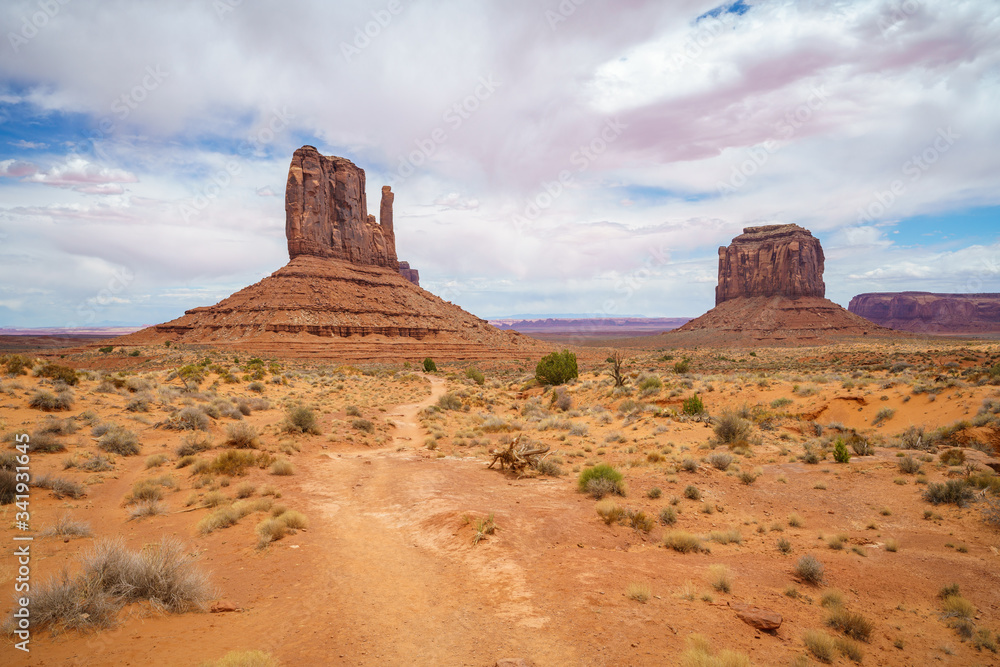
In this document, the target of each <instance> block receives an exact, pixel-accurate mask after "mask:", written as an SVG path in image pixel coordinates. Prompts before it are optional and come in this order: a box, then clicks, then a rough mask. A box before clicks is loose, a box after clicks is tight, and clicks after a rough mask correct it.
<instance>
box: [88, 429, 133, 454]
mask: <svg viewBox="0 0 1000 667" xmlns="http://www.w3.org/2000/svg"><path fill="white" fill-rule="evenodd" d="M97 446H98V447H99V448H100V449H103V450H104V451H106V452H110V453H112V454H118V455H119V456H135V455H137V454H138V453H139V452H140V450H141V448H140V446H139V436H137V435H136V434H135V433H133V432H132V431H130V430H128V429H127V428H125V427H124V426H118V425H117V424H112V425H111V426H110V428H109V429H108V430H107V431H105V433H104V435H102V436H101V437H100V439H98V441H97Z"/></svg>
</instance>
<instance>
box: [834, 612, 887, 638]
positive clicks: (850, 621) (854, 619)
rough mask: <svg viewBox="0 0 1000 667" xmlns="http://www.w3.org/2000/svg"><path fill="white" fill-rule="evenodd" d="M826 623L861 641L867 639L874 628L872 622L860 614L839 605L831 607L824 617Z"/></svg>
mask: <svg viewBox="0 0 1000 667" xmlns="http://www.w3.org/2000/svg"><path fill="white" fill-rule="evenodd" d="M826 624H827V625H829V626H830V627H831V628H833V629H834V630H838V631H840V632H843V633H844V634H845V635H847V636H848V637H850V638H852V639H857V640H858V641H863V642H867V641H868V639H869V638H870V637H871V634H872V630H873V629H874V628H875V626H874V624H873V623H872V622H871V621H870V620H868V619H867V618H865V617H864V616H863V615H862V614H858V613H856V612H853V611H848V610H847V609H845V608H844V607H842V606H839V605H836V606H834V607H833V609H832V610H831V612H830V615H829V616H828V617H827V619H826Z"/></svg>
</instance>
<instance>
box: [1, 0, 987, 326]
mask: <svg viewBox="0 0 1000 667" xmlns="http://www.w3.org/2000/svg"><path fill="white" fill-rule="evenodd" d="M558 4H559V3H558V2H556V1H555V0H547V1H546V2H542V3H538V2H537V1H536V0H511V1H510V2H505V3H502V4H501V3H479V4H477V5H476V6H475V7H469V6H468V3H464V2H460V0H442V1H441V2H436V3H417V2H404V3H403V5H402V6H403V10H402V11H401V12H400V13H399V14H398V15H396V16H394V17H393V18H392V21H391V22H390V23H389V24H388V25H387V26H385V27H383V28H380V30H379V34H378V35H377V36H376V37H374V38H372V39H371V41H370V44H367V45H365V46H364V47H363V48H361V49H360V52H359V53H357V54H354V55H353V56H352V57H351V58H350V59H348V58H345V57H344V55H343V50H342V44H343V43H350V42H351V41H352V40H354V38H355V35H356V29H357V28H359V27H360V28H362V29H363V28H364V26H365V24H366V23H367V22H368V21H370V20H371V12H372V11H377V10H380V9H383V8H384V6H385V3H384V2H382V1H381V0H369V1H367V2H362V3H360V4H359V3H321V2H301V3H293V4H290V5H288V6H287V7H285V6H282V7H281V8H280V9H279V8H277V7H276V6H273V5H261V4H256V3H241V4H239V5H238V6H236V7H234V8H233V11H232V12H227V13H224V14H223V15H221V16H219V15H218V14H217V13H216V12H215V11H214V10H213V5H212V3H190V4H186V5H180V6H171V7H169V8H168V7H164V6H161V5H160V4H157V3H152V2H135V3H130V4H129V5H128V7H127V9H126V8H125V6H124V5H122V4H119V3H104V2H96V0H74V2H73V3H70V4H67V5H64V6H62V8H61V10H60V13H59V15H58V16H56V17H54V18H53V19H52V20H51V21H50V22H49V23H48V24H47V25H46V26H45V27H44V29H42V30H39V33H38V35H37V36H36V37H34V38H32V39H31V40H30V41H29V42H28V43H27V44H24V45H22V46H21V48H20V49H19V50H18V51H17V52H16V53H12V54H8V57H5V58H4V59H3V60H2V61H0V105H8V106H9V107H10V108H9V109H7V110H6V112H5V114H0V116H7V117H9V115H10V114H11V113H16V110H15V107H16V108H23V107H26V106H28V107H30V108H31V109H32V117H31V118H30V119H29V120H30V122H31V123H35V122H38V123H44V122H45V119H47V118H52V117H54V115H57V112H58V113H68V114H83V116H84V117H86V118H89V119H90V121H89V122H83V123H82V125H83V127H86V128H88V129H87V130H86V131H84V132H82V133H81V134H80V136H74V137H71V138H69V139H68V140H67V139H64V138H58V137H52V138H50V137H49V136H47V135H46V136H44V137H42V138H40V135H38V134H32V135H31V136H25V137H23V138H19V139H15V140H12V141H11V142H10V145H11V146H12V147H13V148H14V149H15V150H13V151H12V152H11V153H12V154H11V155H10V159H4V160H3V161H0V177H2V178H0V185H2V187H3V189H4V198H3V202H4V203H3V204H0V232H2V233H5V234H7V235H8V238H6V239H4V240H3V252H4V254H11V255H12V256H17V257H24V258H27V257H30V258H32V261H35V262H45V264H46V267H47V269H46V271H47V273H43V272H42V271H41V270H40V269H36V268H33V267H31V266H29V265H28V264H27V263H25V264H16V265H8V266H0V283H6V284H13V285H18V286H20V287H22V288H24V289H28V288H29V287H32V286H34V285H36V284H41V285H44V286H45V289H46V290H48V294H50V295H56V296H58V298H60V299H62V303H61V305H54V306H52V307H51V308H50V309H49V310H47V311H46V310H45V309H44V308H43V307H41V306H37V307H35V306H31V305H30V304H28V303H27V302H25V303H22V304H21V307H20V308H19V309H14V308H11V310H19V312H22V313H24V315H23V317H24V318H36V320H32V321H37V323H40V324H44V323H48V322H50V321H53V320H55V321H63V320H66V319H69V318H68V317H66V316H64V315H63V314H61V313H62V312H63V311H65V310H69V311H73V310H74V309H75V308H76V304H77V302H78V301H79V300H80V299H84V298H86V295H85V294H83V295H81V291H83V292H86V291H87V290H89V291H90V292H89V293H90V294H93V293H95V292H96V291H97V290H99V289H100V285H101V284H102V281H106V280H107V279H108V278H107V275H108V273H109V272H110V271H111V270H113V267H116V266H117V267H120V266H128V267H132V268H133V269H134V270H135V271H136V283H135V286H134V287H132V288H130V290H132V291H130V293H129V294H128V295H123V296H122V297H121V298H123V299H126V298H128V299H133V300H135V301H138V298H137V295H139V294H143V295H147V296H148V297H149V301H148V302H147V301H143V302H142V304H143V305H142V308H146V309H145V310H143V309H140V310H138V311H137V312H138V313H139V314H138V315H135V317H140V318H143V321H150V319H152V320H157V319H162V318H161V317H159V316H158V315H157V313H160V314H161V315H164V316H165V315H166V314H168V313H167V311H169V312H170V313H177V311H178V309H179V310H180V311H182V310H183V308H184V307H185V306H184V303H185V299H188V300H199V303H198V304H189V305H203V304H202V301H200V299H209V298H214V296H215V295H217V294H228V293H230V292H231V291H233V290H234V289H236V288H238V287H239V286H241V284H240V282H239V281H241V280H250V279H251V278H253V277H254V276H257V277H259V276H260V275H266V274H267V273H270V272H271V271H273V270H275V269H276V268H278V267H279V266H280V265H281V263H282V262H283V261H284V258H285V254H284V240H283V236H282V234H283V229H284V223H283V221H284V209H283V205H282V193H283V190H284V182H285V176H286V170H287V165H288V160H289V159H290V156H291V153H292V151H293V150H294V149H295V148H296V147H298V145H300V144H301V143H304V142H309V143H314V144H315V145H317V146H318V147H319V148H320V149H321V150H323V151H326V152H331V153H336V154H339V155H344V156H347V157H350V158H351V159H353V160H354V161H355V162H357V163H358V164H359V165H360V166H362V167H364V168H365V169H366V170H367V172H368V188H369V194H370V198H369V208H370V210H372V211H375V210H376V209H377V206H378V191H379V188H380V186H381V185H382V184H383V183H387V182H389V181H390V179H393V177H394V175H396V174H395V172H397V170H398V168H399V165H400V160H401V159H402V160H404V161H405V160H408V159H410V158H411V157H412V155H413V154H414V152H416V154H417V155H418V157H419V158H420V159H419V161H420V162H421V164H420V165H419V167H418V168H417V169H416V171H415V173H414V174H413V175H412V176H409V177H408V178H405V179H399V178H398V175H396V176H397V178H396V179H395V180H398V181H399V182H398V183H394V185H393V190H394V191H395V193H396V200H395V201H396V216H395V219H396V230H397V240H398V245H399V248H398V251H399V255H400V257H402V258H403V259H407V260H409V261H411V263H412V265H413V266H414V268H417V269H418V270H420V272H421V278H422V282H423V283H424V284H427V285H435V286H441V288H442V289H445V288H450V289H458V287H461V288H462V289H461V296H456V297H455V298H454V299H452V300H454V301H456V302H457V303H460V304H461V305H463V306H465V307H467V308H468V309H470V310H472V311H473V312H476V313H477V314H489V315H499V314H505V313H509V312H512V311H513V312H528V311H530V310H531V309H540V310H538V311H537V312H558V311H560V310H561V311H573V312H596V311H599V310H600V309H601V308H602V304H605V302H610V303H621V304H622V305H621V306H620V307H621V308H622V309H624V310H623V311H620V312H625V311H628V312H647V313H648V314H650V315H654V314H655V315H677V314H682V315H696V314H698V313H699V312H702V311H704V310H706V309H707V308H708V307H710V306H711V305H712V303H713V299H712V286H713V284H714V280H715V264H714V263H715V246H716V245H719V244H725V243H727V242H728V241H729V239H730V238H732V236H735V235H736V234H738V233H739V231H740V229H741V228H742V227H743V226H747V225H751V224H767V223H774V222H796V223H799V224H802V225H804V226H806V227H808V228H810V229H812V230H813V231H814V232H815V233H817V234H820V235H822V236H823V238H824V240H825V242H826V243H827V245H828V247H827V257H828V261H827V284H828V288H829V291H830V292H831V294H834V295H837V297H838V298H842V297H843V296H847V298H849V292H851V291H852V290H858V291H870V290H872V289H881V288H886V289H889V288H901V287H902V288H914V289H920V288H921V286H928V285H932V286H933V285H945V286H947V285H949V284H962V283H963V281H965V280H966V275H967V273H968V271H966V268H965V267H966V266H967V265H968V262H970V261H973V263H974V261H977V260H978V259H981V258H979V257H978V256H976V259H975V260H974V259H973V258H972V255H974V253H972V254H970V255H969V256H965V255H961V254H958V255H951V254H948V253H960V252H962V251H960V250H956V249H947V250H942V249H940V248H933V249H923V250H921V249H919V248H918V249H912V248H910V249H902V248H899V247H898V246H897V244H896V242H895V241H894V239H893V236H894V235H893V234H892V232H893V231H894V228H893V227H892V224H893V223H895V222H896V221H899V220H904V219H906V218H907V217H909V216H914V215H919V214H928V213H942V212H948V211H951V210H957V209H966V208H969V207H975V206H992V205H998V204H1000V193H998V191H997V189H996V174H997V173H998V172H1000V156H998V155H997V153H996V151H995V150H992V149H991V147H993V146H996V145H1000V120H998V119H997V117H996V109H997V108H1000V77H998V75H997V72H998V71H1000V50H998V49H997V48H996V46H995V44H996V43H997V40H998V38H1000V6H998V5H997V4H996V3H995V2H992V1H990V0H958V1H957V2H947V1H946V0H923V1H922V2H919V3H912V4H913V6H914V9H913V11H911V12H908V13H906V12H903V13H902V14H899V12H898V11H897V12H896V14H899V15H898V16H897V15H894V13H893V7H894V5H893V4H892V3H885V2H883V1H882V0H858V1H857V2H852V3H842V2H836V1H834V0H821V1H819V2H811V3H788V2H783V1H778V0H762V1H760V2H754V3H752V8H751V9H750V11H748V12H747V13H746V14H744V15H742V16H736V15H727V14H723V15H722V17H723V18H724V21H723V22H722V24H721V26H722V27H721V29H716V28H717V26H718V25H720V24H719V22H718V21H712V20H707V19H706V20H702V21H699V22H697V23H696V22H695V17H697V16H699V15H701V14H703V13H704V12H706V11H707V10H709V9H711V8H712V7H713V6H714V5H715V4H717V3H715V2H711V1H707V0H682V1H679V2H670V3H664V2H660V1H656V0H636V1H630V2H624V3H596V2H588V3H583V4H581V5H579V6H578V7H577V9H576V11H575V12H574V13H573V14H572V15H571V16H569V17H568V18H567V20H566V21H564V22H561V23H559V24H557V25H556V26H555V29H554V30H553V29H552V27H551V26H550V24H549V22H548V21H547V20H546V17H545V11H546V10H548V9H555V8H556V7H557V6H558ZM907 6H909V5H907ZM34 7H35V5H34V4H33V3H32V2H31V1H28V0H25V1H19V2H10V3H5V4H4V5H3V7H2V8H0V24H3V25H17V24H19V23H20V17H21V16H22V15H24V14H25V13H26V12H28V11H29V10H32V9H33V8H34ZM140 26H141V29H139V27H140ZM484 81H489V82H492V83H490V85H489V86H487V87H484V83H483V82H484ZM14 82H16V84H17V85H16V86H15V85H14ZM817 91H820V93H821V95H820V96H819V97H817V95H818V93H817ZM470 100H471V101H470ZM456 104H457V105H459V106H458V110H456V107H455V105H456ZM463 105H465V106H463ZM73 118H74V119H75V121H74V122H78V121H79V117H77V116H73ZM609 118H617V119H618V122H619V123H621V124H622V125H623V127H624V129H623V130H622V131H621V133H620V135H617V136H615V137H614V138H613V139H611V140H606V139H604V138H602V136H601V134H602V131H603V129H604V128H605V127H606V123H607V122H608V120H609ZM22 120H23V119H22ZM3 122H5V124H7V125H9V118H7V120H5V121H3ZM27 122H28V121H26V123H27ZM25 126H26V127H27V126H28V125H25ZM948 127H951V128H952V130H953V131H954V133H957V134H958V135H960V136H959V138H958V139H956V140H955V141H954V143H953V144H952V145H949V147H948V149H947V150H946V151H942V152H939V153H938V155H937V156H936V157H935V160H934V161H933V163H930V164H928V165H927V168H926V169H919V170H918V171H917V175H918V178H916V179H915V180H914V179H913V174H911V173H908V172H907V169H908V167H907V165H908V164H910V161H911V160H912V159H913V157H914V156H918V157H919V156H921V155H923V153H924V152H925V151H927V150H928V149H929V147H933V146H934V142H935V140H936V137H937V136H939V135H938V131H939V130H941V129H942V128H948ZM435 137H437V139H435ZM441 137H443V139H441ZM438 139H441V140H438ZM67 141H69V142H70V143H71V144H72V145H70V146H68V147H67V145H66V143H67ZM428 142H430V143H428ZM28 151H30V153H28ZM6 157H7V156H5V158H6ZM231 163H233V164H235V165H236V169H234V170H232V172H231V173H230V171H229V167H230V166H231ZM748 165H749V166H748ZM741 170H742V171H741ZM561 171H566V172H568V174H569V176H570V179H569V181H568V182H567V183H564V184H563V185H562V186H561V189H560V191H559V192H558V194H556V195H555V196H554V197H552V196H551V195H549V193H550V191H551V189H552V188H553V187H554V186H553V184H557V183H558V182H559V176H560V172H561ZM744 172H750V173H744ZM226 173H228V174H229V176H228V177H224V174H226ZM220 175H222V176H220ZM738 177H742V178H738ZM733 179H736V180H738V181H740V184H739V185H738V186H733V187H732V191H731V192H727V195H726V196H725V197H720V196H719V194H720V183H722V184H725V183H732V182H733ZM897 180H898V181H901V182H902V183H901V185H902V187H901V188H896V190H897V192H893V187H894V186H893V184H894V182H895V181H897ZM222 181H225V183H222ZM220 183H222V184H221V185H220ZM40 185H47V186H52V187H47V188H42V187H39V186H40ZM886 193H890V194H891V201H889V199H887V195H886ZM95 195H98V196H95ZM546 195H549V200H546V199H545V197H546ZM199 198H200V199H199ZM202 201H203V202H205V204H206V205H205V206H203V207H195V208H194V214H193V215H188V214H186V213H182V211H184V210H186V209H184V207H188V209H190V208H192V207H194V206H195V202H202ZM533 201H545V202H547V205H546V206H543V207H541V209H540V214H539V215H538V217H537V218H536V219H534V220H532V221H531V224H530V225H528V226H518V225H515V224H514V222H513V218H514V215H515V214H516V213H518V212H523V211H524V210H525V207H526V206H527V205H529V204H530V203H531V202H533ZM883 202H888V203H887V204H886V203H883ZM880 206H881V207H882V209H884V210H880V209H879V207H880ZM866 211H875V212H876V213H877V214H876V215H873V216H871V219H864V215H865V212H866ZM949 231H951V230H949ZM984 247H985V246H984ZM969 252H970V253H971V251H969ZM25 262H28V260H25ZM651 263H653V264H655V265H651ZM81 271H82V272H84V273H83V274H81ZM643 271H648V272H649V275H648V276H646V274H645V273H642V274H641V275H642V276H643V279H642V281H641V286H640V287H639V288H638V289H636V288H635V286H634V285H633V286H631V287H630V286H629V285H628V281H629V280H631V281H632V283H636V282H637V280H636V278H635V276H636V275H637V273H636V272H643ZM81 275H83V276H84V277H82V278H81ZM978 275H980V276H983V277H984V278H983V279H984V284H986V285H989V284H991V283H990V281H994V282H993V283H992V284H993V285H995V284H996V283H995V280H996V275H995V274H994V273H990V272H988V271H987V272H981V273H980V274H978ZM253 279H256V278H253ZM35 281H37V282H35ZM251 282H252V280H251ZM629 289H631V292H632V293H631V294H628V292H629ZM993 289H996V288H995V287H994V288H993ZM185 290H194V291H185ZM626 294H628V298H627V299H626V300H625V301H624V302H623V301H622V300H623V297H624V296H625V295H626ZM157 299H161V300H163V303H165V304H166V305H164V306H163V309H162V310H160V311H158V310H156V302H157ZM9 300H10V301H17V299H16V298H12V299H9ZM119 305H121V306H122V310H121V311H120V312H121V313H123V314H124V315H123V317H125V316H126V315H127V313H128V309H127V308H125V306H126V305H131V306H136V304H119ZM108 307H109V309H110V308H111V307H112V305H111V304H109V306H108ZM188 307H189V306H188ZM616 307H618V306H616ZM31 308H35V310H31V312H30V313H28V310H30V309H31ZM60 308H61V309H63V310H62V311H60V310H59V309H60ZM26 309H27V310H26ZM46 313H48V315H46ZM53 313H59V314H53ZM147 316H148V318H149V319H146V318H147ZM46 318H48V319H46ZM42 320H45V321H42ZM24 321H28V320H27V319H25V320H24ZM0 324H2V323H0Z"/></svg>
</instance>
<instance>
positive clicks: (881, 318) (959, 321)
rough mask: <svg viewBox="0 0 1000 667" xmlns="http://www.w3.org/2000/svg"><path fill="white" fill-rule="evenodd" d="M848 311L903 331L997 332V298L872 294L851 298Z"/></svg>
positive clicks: (999, 320) (999, 307) (999, 319)
mask: <svg viewBox="0 0 1000 667" xmlns="http://www.w3.org/2000/svg"><path fill="white" fill-rule="evenodd" d="M848 310H850V311H851V312H852V313H854V314H856V315H860V316H861V317H864V318H866V319H868V320H871V321H872V322H875V323H876V324H881V325H882V326H885V327H889V328H892V329H900V330H903V331H915V332H926V333H982V332H994V331H1000V294H934V293H931V292H875V293H869V294H859V295H858V296H856V297H854V298H853V299H851V303H850V305H849V306H848Z"/></svg>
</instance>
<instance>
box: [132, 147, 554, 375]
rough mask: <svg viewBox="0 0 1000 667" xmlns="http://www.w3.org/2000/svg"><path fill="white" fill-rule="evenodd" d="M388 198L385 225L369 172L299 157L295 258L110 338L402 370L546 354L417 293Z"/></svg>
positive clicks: (294, 180) (292, 180) (289, 196)
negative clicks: (420, 363) (211, 301)
mask: <svg viewBox="0 0 1000 667" xmlns="http://www.w3.org/2000/svg"><path fill="white" fill-rule="evenodd" d="M392 204H393V193H392V191H391V190H390V189H389V188H388V187H384V188H382V202H381V207H380V211H379V212H380V214H381V224H379V223H378V222H376V221H375V216H370V215H368V209H367V205H366V203H365V172H364V171H363V170H362V169H360V168H359V167H357V166H355V165H354V164H352V163H351V162H350V161H349V160H345V159H344V158H339V157H326V156H323V155H320V154H319V152H318V151H317V150H316V149H315V148H313V147H312V146H303V147H302V148H300V149H298V150H297V151H295V155H294V156H293V157H292V165H291V167H290V168H289V170H288V189H287V190H286V192H285V213H286V218H285V230H286V233H287V235H288V254H289V256H290V260H291V261H289V262H288V264H287V265H285V266H284V267H283V268H281V269H279V270H277V271H275V272H274V273H273V274H271V275H270V276H268V277H266V278H264V279H263V280H261V281H260V282H258V283H256V284H254V285H250V286H249V287H245V288H243V289H242V290H240V291H239V292H236V293H235V294H233V295H232V296H230V297H229V298H227V299H224V300H222V301H220V302H219V303H217V304H215V305H214V306H207V307H201V308H192V309H191V310H188V311H187V312H185V314H184V316H183V317H179V318H177V319H176V320H173V321H171V322H167V323H165V324H159V325H157V326H154V327H149V328H148V329H143V330H142V331H137V332H135V333H133V334H130V335H128V336H124V337H122V338H117V339H115V344H116V345H124V346H128V345H150V344H161V343H164V342H166V341H170V342H172V343H181V344H188V345H209V346H212V347H228V348H235V349H240V350H247V351H252V352H254V353H256V354H266V355H273V356H284V357H317V358H327V359H345V360H368V361H398V360H400V359H417V360H419V359H424V358H426V357H434V358H436V359H484V358H485V359H491V358H510V357H511V356H520V357H522V358H524V357H527V358H531V357H540V356H542V355H543V354H545V353H546V352H548V351H549V347H548V346H547V345H545V344H543V343H540V342H539V341H536V340H533V339H531V338H528V337H527V336H522V335H521V334H518V333H516V332H507V331H500V330H499V329H497V328H495V327H493V326H490V324H489V323H487V322H486V321H485V320H482V319H480V318H478V317H476V316H474V315H471V314H469V313H467V312H466V311H464V310H462V309H461V308H459V307H458V306H456V305H454V304H451V303H448V302H445V301H443V300H442V299H440V298H439V297H437V296H435V295H433V294H431V293H430V292H427V291H426V290H423V289H421V288H420V287H419V286H418V285H417V282H418V275H417V272H416V271H415V270H413V269H411V268H409V264H407V263H406V262H402V263H401V262H399V261H397V259H396V236H395V232H394V228H393V220H392Z"/></svg>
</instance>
